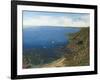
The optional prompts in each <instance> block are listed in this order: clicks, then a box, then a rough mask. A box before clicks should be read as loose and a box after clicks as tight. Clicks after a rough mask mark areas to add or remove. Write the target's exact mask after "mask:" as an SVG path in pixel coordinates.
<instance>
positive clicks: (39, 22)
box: [23, 15, 90, 28]
mask: <svg viewBox="0 0 100 80" xmlns="http://www.w3.org/2000/svg"><path fill="white" fill-rule="evenodd" d="M80 19H81V20H73V19H72V18H70V17H67V16H66V17H64V16H61V17H54V16H38V17H33V18H32V17H31V18H28V19H25V20H23V25H24V28H26V27H36V26H64V27H67V26H72V27H87V26H89V23H90V20H89V19H90V18H89V16H87V15H85V16H82V17H80Z"/></svg>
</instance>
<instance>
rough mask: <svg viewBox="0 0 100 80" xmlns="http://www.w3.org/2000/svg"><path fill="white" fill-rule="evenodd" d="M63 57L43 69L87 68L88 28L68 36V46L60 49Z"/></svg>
mask: <svg viewBox="0 0 100 80" xmlns="http://www.w3.org/2000/svg"><path fill="white" fill-rule="evenodd" d="M62 52H64V55H63V56H62V57H61V58H59V59H58V60H56V61H53V62H52V63H49V64H45V65H44V66H43V67H61V66H88V65H89V28H81V29H80V31H79V32H77V33H74V34H73V33H72V34H69V44H68V45H67V46H66V47H65V48H63V49H62Z"/></svg>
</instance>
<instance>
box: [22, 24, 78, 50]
mask: <svg viewBox="0 0 100 80" xmlns="http://www.w3.org/2000/svg"><path fill="white" fill-rule="evenodd" d="M79 30H80V29H79V28H68V27H67V28H66V27H50V26H49V27H46V26H45V27H43V26H41V27H36V28H25V29H23V47H24V49H26V48H28V49H30V48H60V47H63V46H65V45H67V44H68V34H69V33H75V32H78V31H79Z"/></svg>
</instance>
